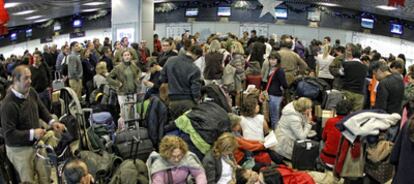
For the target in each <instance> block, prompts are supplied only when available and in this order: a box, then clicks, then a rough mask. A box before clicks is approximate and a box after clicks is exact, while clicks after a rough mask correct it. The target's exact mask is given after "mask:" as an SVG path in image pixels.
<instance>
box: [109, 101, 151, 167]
mask: <svg viewBox="0 0 414 184" xmlns="http://www.w3.org/2000/svg"><path fill="white" fill-rule="evenodd" d="M135 107H136V102H126V103H124V107H121V108H123V110H124V114H125V115H124V117H123V118H124V121H125V130H123V131H121V132H118V133H117V135H116V138H115V141H114V145H115V150H116V152H117V153H118V155H119V156H121V157H122V158H123V159H131V158H132V159H134V158H138V159H141V160H146V159H147V158H148V156H149V155H150V154H151V152H152V151H153V150H154V148H153V144H152V141H151V139H149V136H148V129H147V128H144V127H141V126H140V125H141V124H142V122H143V119H142V118H143V117H144V116H142V115H138V114H137V113H136V112H137V111H136V108H135ZM134 139H135V140H136V141H134ZM133 147H137V151H136V152H132V151H131V150H132V148H133Z"/></svg>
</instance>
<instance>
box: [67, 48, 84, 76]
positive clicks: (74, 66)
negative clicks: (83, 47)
mask: <svg viewBox="0 0 414 184" xmlns="http://www.w3.org/2000/svg"><path fill="white" fill-rule="evenodd" d="M67 61H68V78H69V79H82V76H83V68H82V62H81V59H80V55H79V53H77V52H73V51H72V53H71V54H70V55H69V56H68V60H67Z"/></svg>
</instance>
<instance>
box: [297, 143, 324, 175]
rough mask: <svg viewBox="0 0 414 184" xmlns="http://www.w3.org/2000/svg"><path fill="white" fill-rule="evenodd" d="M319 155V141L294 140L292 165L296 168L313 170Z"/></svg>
mask: <svg viewBox="0 0 414 184" xmlns="http://www.w3.org/2000/svg"><path fill="white" fill-rule="evenodd" d="M318 156H319V142H316V141H313V140H298V141H295V144H294V146H293V154H292V166H293V168H294V169H298V170H315V169H316V159H317V158H318Z"/></svg>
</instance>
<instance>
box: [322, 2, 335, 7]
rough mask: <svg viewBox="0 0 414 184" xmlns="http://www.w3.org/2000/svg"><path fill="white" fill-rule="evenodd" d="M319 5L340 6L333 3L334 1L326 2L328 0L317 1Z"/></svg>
mask: <svg viewBox="0 0 414 184" xmlns="http://www.w3.org/2000/svg"><path fill="white" fill-rule="evenodd" d="M318 4H319V5H322V6H330V7H336V6H340V5H339V4H335V3H328V2H320V3H318Z"/></svg>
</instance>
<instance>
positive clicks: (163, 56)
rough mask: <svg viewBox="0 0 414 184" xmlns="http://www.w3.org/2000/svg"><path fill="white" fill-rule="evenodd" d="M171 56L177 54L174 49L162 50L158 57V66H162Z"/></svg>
mask: <svg viewBox="0 0 414 184" xmlns="http://www.w3.org/2000/svg"><path fill="white" fill-rule="evenodd" d="M172 56H177V53H176V52H174V51H169V52H162V53H161V55H160V56H159V57H158V63H159V64H160V66H164V65H165V63H167V60H168V58H170V57H172Z"/></svg>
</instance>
